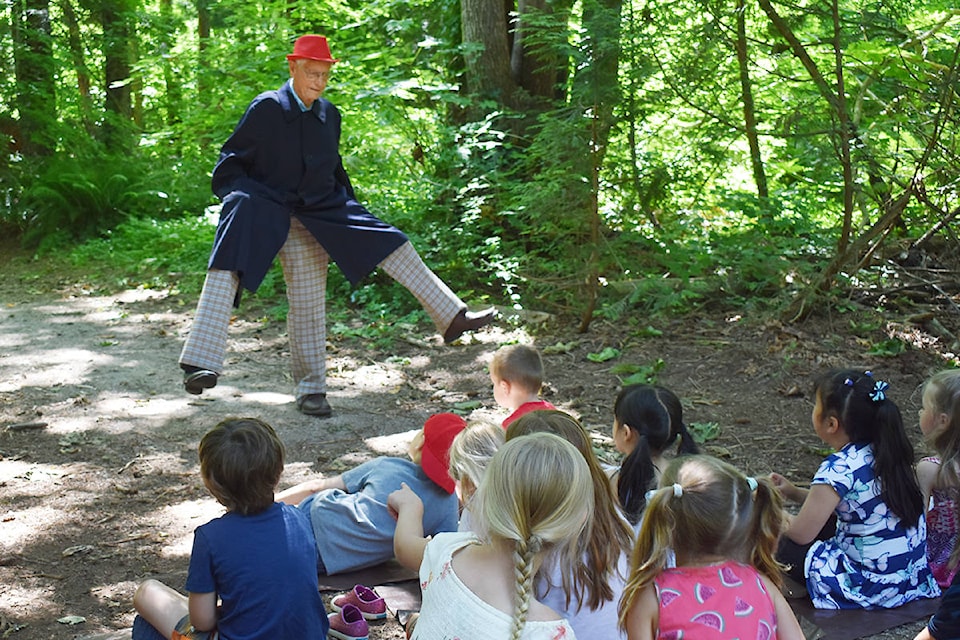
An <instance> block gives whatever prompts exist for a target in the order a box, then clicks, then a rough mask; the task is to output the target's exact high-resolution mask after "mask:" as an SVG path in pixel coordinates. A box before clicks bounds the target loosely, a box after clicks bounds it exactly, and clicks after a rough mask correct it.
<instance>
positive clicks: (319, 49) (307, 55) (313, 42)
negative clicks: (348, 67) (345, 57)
mask: <svg viewBox="0 0 960 640" xmlns="http://www.w3.org/2000/svg"><path fill="white" fill-rule="evenodd" d="M300 59H303V60H318V61H320V62H331V63H333V62H340V59H339V58H334V57H333V56H332V55H331V54H330V45H329V44H327V39H326V38H325V37H323V36H314V35H309V36H300V37H299V38H297V41H296V42H294V43H293V53H289V54H287V60H300Z"/></svg>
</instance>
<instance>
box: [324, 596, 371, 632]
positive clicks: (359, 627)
mask: <svg viewBox="0 0 960 640" xmlns="http://www.w3.org/2000/svg"><path fill="white" fill-rule="evenodd" d="M327 620H329V621H330V630H329V631H328V632H327V637H328V638H339V640H367V636H368V635H369V634H370V627H368V626H367V621H366V620H364V619H363V614H362V613H360V609H357V608H356V607H355V606H353V605H352V604H345V605H343V608H342V609H340V610H339V611H337V612H335V613H331V614H328V615H327Z"/></svg>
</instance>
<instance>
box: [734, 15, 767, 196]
mask: <svg viewBox="0 0 960 640" xmlns="http://www.w3.org/2000/svg"><path fill="white" fill-rule="evenodd" d="M746 13H747V8H746V4H745V1H744V0H737V43H736V49H737V66H738V67H739V70H740V95H741V98H742V100H743V124H744V127H745V128H746V132H747V143H748V144H749V145H750V164H751V165H752V166H753V181H754V182H755V183H756V185H757V195H758V196H759V197H760V198H761V199H763V200H766V199H768V198H769V197H770V194H769V192H768V191H767V175H766V173H765V172H764V170H763V157H762V156H761V155H760V138H759V136H758V135H757V113H756V108H755V107H754V104H753V86H752V83H751V82H750V68H749V58H748V57H747V17H746Z"/></svg>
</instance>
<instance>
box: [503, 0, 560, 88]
mask: <svg viewBox="0 0 960 640" xmlns="http://www.w3.org/2000/svg"><path fill="white" fill-rule="evenodd" d="M569 14H570V5H569V3H568V2H565V1H564V2H560V1H556V2H554V1H551V0H518V3H517V11H516V16H515V17H514V19H513V22H512V25H511V26H512V35H513V43H512V51H511V55H510V72H511V74H512V75H513V80H514V82H516V83H517V85H519V86H520V87H522V88H523V89H524V90H525V91H526V92H527V93H529V94H530V95H531V96H536V97H538V98H544V99H546V100H549V101H553V100H556V99H557V98H558V97H562V94H561V95H558V85H559V83H560V81H561V78H562V77H563V74H564V71H565V70H566V62H567V61H566V58H565V57H561V54H560V52H561V51H562V50H563V49H564V48H565V46H566V42H567V35H568V34H567V26H566V25H567V23H568V20H569V17H570V16H569Z"/></svg>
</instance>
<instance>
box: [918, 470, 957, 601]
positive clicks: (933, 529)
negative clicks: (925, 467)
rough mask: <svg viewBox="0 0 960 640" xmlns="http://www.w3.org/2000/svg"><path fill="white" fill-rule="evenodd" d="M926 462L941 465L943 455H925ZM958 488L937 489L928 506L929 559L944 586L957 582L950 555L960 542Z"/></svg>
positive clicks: (936, 575)
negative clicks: (959, 535)
mask: <svg viewBox="0 0 960 640" xmlns="http://www.w3.org/2000/svg"><path fill="white" fill-rule="evenodd" d="M923 461H924V462H933V463H934V464H936V465H939V464H940V458H936V457H931V458H924V459H923ZM958 493H960V492H958V491H957V490H956V489H953V488H950V489H938V488H936V487H934V488H933V491H931V492H930V504H928V505H926V509H927V562H928V563H929V564H930V569H931V570H932V571H933V577H934V578H936V579H937V584H939V585H940V588H941V589H946V588H947V587H949V586H950V583H951V582H953V576H954V574H956V569H954V570H952V571H951V570H950V554H951V553H953V547H954V545H956V544H957V533H958V531H960V523H958V522H957V505H956V499H957V497H958V496H957V494H958Z"/></svg>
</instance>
